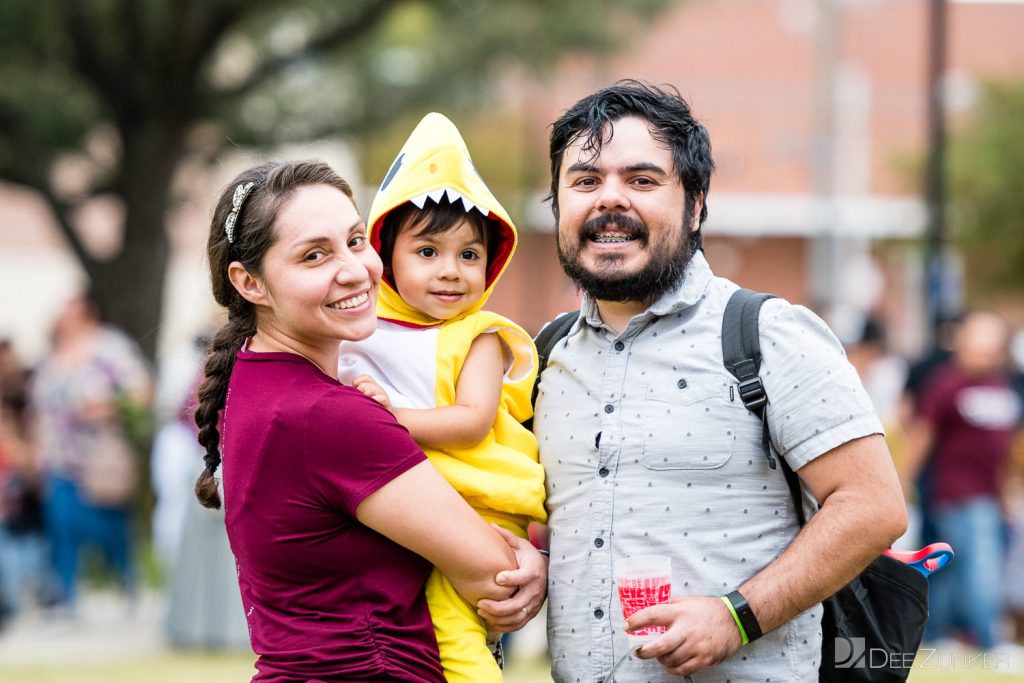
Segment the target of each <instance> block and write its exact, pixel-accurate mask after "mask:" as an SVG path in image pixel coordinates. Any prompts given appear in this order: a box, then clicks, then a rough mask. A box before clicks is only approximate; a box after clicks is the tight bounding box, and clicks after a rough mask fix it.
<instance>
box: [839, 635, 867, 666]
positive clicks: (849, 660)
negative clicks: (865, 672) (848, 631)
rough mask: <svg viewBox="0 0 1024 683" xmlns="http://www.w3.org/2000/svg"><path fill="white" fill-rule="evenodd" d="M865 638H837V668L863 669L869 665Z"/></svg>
mask: <svg viewBox="0 0 1024 683" xmlns="http://www.w3.org/2000/svg"><path fill="white" fill-rule="evenodd" d="M864 654H865V653H864V639H863V638H846V637H844V636H840V637H838V638H836V668H837V669H863V668H865V667H866V666H867V662H866V658H865V657H864Z"/></svg>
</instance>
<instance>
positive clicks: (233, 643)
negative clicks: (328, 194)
mask: <svg viewBox="0 0 1024 683" xmlns="http://www.w3.org/2000/svg"><path fill="white" fill-rule="evenodd" d="M1013 340H1016V342H1017V343H1016V344H1012V343H1011V342H1012V341H1013ZM51 341H52V346H51V349H50V351H49V352H48V353H47V354H46V355H45V356H44V357H43V359H42V360H41V361H40V362H39V363H38V364H36V366H35V367H34V368H33V369H32V370H31V371H30V370H28V369H26V368H25V367H23V365H22V363H21V362H20V361H19V358H18V356H17V353H16V350H15V349H14V348H13V345H12V344H11V343H10V342H9V341H0V399H2V400H0V627H2V624H3V622H4V621H5V620H6V619H8V618H9V617H11V616H13V615H14V614H16V613H17V612H18V611H19V610H22V609H26V608H31V607H36V608H39V609H43V610H46V611H47V612H48V613H51V614H54V615H58V616H63V617H71V618H73V616H74V610H75V604H76V594H77V591H78V590H79V586H80V584H81V581H82V571H83V558H85V559H88V558H92V562H91V563H87V564H88V566H90V567H97V569H96V570H97V571H100V572H103V573H104V575H105V576H108V577H113V579H114V580H116V582H117V583H118V584H119V586H120V587H121V589H122V590H123V592H124V595H125V596H126V599H127V600H129V601H130V600H131V599H132V596H133V595H134V593H135V591H136V587H137V583H138V576H137V570H136V559H137V554H138V550H139V548H138V547H137V542H138V540H139V537H140V529H141V528H143V526H144V525H140V524H139V522H141V521H142V520H140V519H139V516H138V513H139V511H140V510H141V509H142V508H141V507H140V502H141V501H143V500H145V496H144V495H140V494H141V493H142V492H144V491H146V490H147V489H148V488H151V490H152V492H153V493H155V505H154V507H153V516H152V520H151V524H150V525H148V526H149V527H150V528H151V532H152V533H151V538H152V550H153V554H154V556H155V558H156V560H157V561H158V562H159V564H160V566H162V567H163V568H164V570H165V572H164V574H165V576H166V585H165V589H166V594H167V598H168V600H167V604H168V613H167V622H166V633H167V636H168V640H169V642H170V643H171V644H172V645H175V646H178V647H194V648H219V647H223V648H245V647H248V634H247V631H246V625H245V619H244V615H243V611H242V607H241V601H240V598H239V594H238V586H237V583H236V579H235V569H234V559H233V557H232V554H231V551H230V548H229V547H228V543H227V538H226V535H225V531H224V523H223V516H222V513H221V512H219V511H214V510H207V509H205V508H202V507H200V506H199V505H196V504H195V501H194V497H193V493H192V485H193V482H194V480H195V477H196V474H197V473H198V471H199V470H200V469H201V468H202V454H203V451H202V449H201V448H200V447H199V445H198V443H197V441H196V427H195V424H194V422H193V420H192V411H193V410H194V408H195V389H196V387H197V386H198V381H199V377H200V364H201V359H202V350H203V348H204V347H205V340H201V339H200V340H197V341H196V344H195V345H194V347H192V348H189V349H186V350H183V352H182V353H180V354H178V356H176V357H175V358H173V359H170V362H167V363H165V364H164V366H165V367H163V368H162V373H161V376H160V377H159V378H158V379H157V378H154V376H153V373H152V372H151V371H150V369H149V367H148V365H147V363H146V362H145V361H144V359H143V357H142V355H141V353H140V351H139V350H138V348H137V347H136V345H135V344H134V343H133V342H132V341H131V340H130V339H129V338H128V337H127V336H126V335H125V334H123V333H122V332H120V331H119V330H117V329H116V328H114V327H111V326H109V325H107V324H105V323H104V322H103V314H102V310H101V308H100V306H99V304H98V302H97V301H96V300H95V298H94V297H92V296H91V295H89V294H83V295H80V296H77V297H75V298H74V299H72V300H71V301H70V302H69V303H68V304H67V305H66V306H65V308H64V309H63V310H62V312H61V313H60V315H59V316H58V318H57V320H56V323H55V324H54V326H53V329H52V333H51ZM1022 347H1024V332H1017V334H1016V336H1013V335H1012V330H1011V329H1010V326H1009V325H1008V324H1007V323H1006V321H1005V320H1003V319H1002V318H1000V317H999V316H998V315H996V314H995V313H992V312H988V311H974V312H970V313H967V314H965V315H964V316H963V317H962V318H958V319H951V320H949V321H947V322H946V323H944V324H943V326H942V327H941V328H940V330H939V333H938V334H937V341H936V344H935V346H934V348H932V349H930V350H929V351H928V352H927V353H925V354H924V355H923V357H921V358H920V359H917V360H916V361H914V362H910V361H908V360H907V359H903V358H900V357H899V356H897V355H895V354H893V353H891V352H890V351H889V349H888V346H887V343H886V338H885V331H884V328H883V327H882V326H881V324H879V323H878V322H877V321H875V320H873V319H869V320H868V321H867V322H866V324H865V325H864V328H863V332H862V334H861V335H860V338H859V339H858V340H857V341H856V342H855V343H852V344H850V345H849V346H848V354H849V358H850V360H851V362H852V363H853V365H854V366H855V367H856V368H857V370H858V372H859V373H860V375H861V378H862V380H863V382H864V385H865V387H866V389H867V391H868V393H869V395H870V396H871V398H872V400H873V401H874V403H875V408H876V410H877V411H878V414H879V416H880V417H881V418H882V421H883V423H884V424H885V425H886V428H887V440H888V442H889V446H890V450H891V452H892V454H893V457H894V459H895V461H896V465H897V470H898V471H899V473H900V476H901V479H902V482H903V486H904V492H905V494H906V496H907V502H908V508H909V510H910V512H911V519H912V523H911V528H910V529H909V530H908V532H907V535H906V536H905V537H904V538H903V539H901V541H900V543H899V544H898V545H899V546H900V547H902V548H905V549H909V548H919V547H922V546H923V545H926V544H928V543H931V542H935V541H944V542H947V543H950V544H951V545H952V546H953V548H954V550H955V552H956V558H955V560H954V561H953V562H951V563H950V565H949V566H948V567H946V568H945V569H943V571H941V572H938V573H937V574H936V575H935V576H934V577H933V578H932V579H931V585H930V602H931V606H930V608H931V616H930V618H929V623H928V632H927V635H926V644H929V643H931V644H947V645H948V644H951V642H952V641H953V640H954V639H955V640H957V641H959V642H962V643H967V644H970V645H973V646H976V647H978V648H980V649H984V650H992V649H995V648H998V647H1000V646H1001V645H1003V644H1004V643H1006V642H1009V641H1016V642H1018V643H1021V644H1024V439H1022V438H1021V433H1022V430H1021V427H1022V423H1024V409H1022V407H1024V357H1022V356H1024V354H1020V353H1017V354H1012V353H1010V349H1011V348H1016V349H1017V350H1018V351H1020V350H1021V349H1022ZM153 416H155V417H156V423H157V424H158V425H159V426H158V427H157V428H156V429H155V430H154V429H153V428H152V424H153V423H152V418H153ZM150 446H151V447H152V450H151V451H150V450H149V448H150ZM149 455H151V459H149V460H148V461H147V460H146V458H147V456H149ZM147 472H148V474H149V481H148V482H146V481H143V480H142V477H143V475H144V474H145V473H147ZM147 483H148V485H149V487H147V486H146V484H147Z"/></svg>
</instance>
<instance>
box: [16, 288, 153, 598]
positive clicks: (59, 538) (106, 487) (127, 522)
mask: <svg viewBox="0 0 1024 683" xmlns="http://www.w3.org/2000/svg"><path fill="white" fill-rule="evenodd" d="M151 394H152V387H151V383H150V378H149V371H148V369H147V368H146V365H145V362H144V361H143V359H142V355H141V354H140V353H139V350H138V348H137V347H136V345H135V343H134V342H133V341H132V340H131V339H129V338H128V337H127V336H126V335H125V334H124V333H123V332H121V331H120V330H118V329H116V328H114V327H111V326H109V325H105V324H104V323H103V315H102V310H101V307H100V304H99V301H98V300H97V299H96V297H95V296H93V295H92V294H91V293H88V292H87V293H85V294H81V295H79V296H76V297H74V298H72V299H71V300H70V301H69V302H68V303H67V305H66V306H65V307H64V309H63V310H62V311H61V314H60V316H59V317H58V318H57V321H56V324H55V325H54V328H53V350H52V351H51V352H50V353H49V354H48V355H47V356H46V357H45V358H44V359H43V360H42V362H41V363H40V364H39V366H38V368H37V369H36V372H35V375H34V377H33V380H32V389H31V394H30V402H31V411H32V413H33V414H34V438H35V446H36V450H37V452H38V454H39V459H40V462H41V464H42V467H43V473H44V482H45V495H46V503H45V508H46V509H45V517H46V532H47V537H48V541H49V543H50V550H51V553H52V556H53V564H54V568H55V570H56V575H57V576H56V584H57V585H56V587H55V591H56V594H55V595H54V596H53V600H54V602H55V605H56V606H57V607H59V608H61V610H62V611H65V610H66V611H68V612H71V611H73V610H74V607H75V601H76V596H77V590H76V588H77V586H76V584H77V580H78V573H79V562H78V560H79V551H80V549H81V548H82V546H83V545H86V544H89V543H91V544H95V545H98V546H99V548H100V549H101V551H102V552H103V554H104V555H105V557H106V559H107V561H108V562H109V564H110V565H111V566H112V568H113V569H114V570H115V571H116V572H117V574H118V576H119V578H120V580H121V582H122V584H123V586H124V588H125V590H126V592H127V593H128V595H129V596H130V595H132V593H133V591H134V583H135V574H134V567H133V562H132V555H133V549H132V543H131V540H132V539H131V533H130V529H131V523H132V512H133V510H132V503H133V500H132V496H133V495H134V487H135V482H136V478H137V477H136V472H135V469H134V468H133V467H131V464H132V463H131V459H132V458H133V457H134V453H133V452H132V451H131V450H130V446H129V444H128V442H127V432H126V425H125V424H124V421H123V418H122V410H121V406H123V405H124V402H125V401H128V402H131V403H132V404H134V405H135V406H137V407H144V408H146V409H148V405H149V402H150V399H151ZM115 450H116V451H117V452H119V453H121V454H122V457H123V458H125V459H127V461H126V462H124V463H122V464H123V465H124V466H123V467H121V466H118V467H115V469H114V470H111V469H110V468H109V466H108V465H109V461H108V460H107V458H108V456H110V455H111V453H112V452H113V451H115Z"/></svg>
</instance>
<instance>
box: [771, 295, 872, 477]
mask: <svg viewBox="0 0 1024 683" xmlns="http://www.w3.org/2000/svg"><path fill="white" fill-rule="evenodd" d="M759 330H760V340H761V356H762V361H761V378H762V381H763V382H764V385H765V391H766V393H767V394H768V426H769V431H770V432H771V434H772V440H773V442H774V444H775V447H776V450H778V452H779V453H780V454H781V455H782V456H783V457H785V458H786V461H787V462H788V463H789V465H790V467H792V468H793V469H794V470H797V469H799V468H801V467H803V466H804V465H806V464H807V463H808V462H810V461H811V460H814V459H815V458H817V457H818V456H820V455H823V454H824V453H827V452H828V451H830V450H832V449H833V448H836V447H837V446H841V445H842V444H844V443H846V442H848V441H852V440H854V439H857V438H860V437H862V436H868V435H870V434H881V433H883V429H882V425H881V422H880V421H879V419H878V416H877V415H876V413H875V410H874V406H873V405H872V403H871V399H870V397H869V396H868V394H867V392H866V391H865V390H864V386H863V384H862V383H861V380H860V378H859V377H858V376H857V371H856V370H855V369H854V368H853V366H852V365H851V364H850V362H849V361H848V360H847V358H846V352H845V351H844V350H843V346H842V344H840V343H839V340H838V339H836V337H835V335H834V334H833V333H832V331H831V330H830V329H829V328H828V326H827V325H826V324H825V322H824V321H822V320H821V318H819V317H818V316H816V315H815V314H814V313H812V312H811V311H809V310H808V309H806V308H804V307H803V306H794V305H793V304H790V303H789V302H787V301H785V300H782V299H772V300H769V301H768V302H766V303H765V304H764V307H763V308H762V310H761V319H760V324H759Z"/></svg>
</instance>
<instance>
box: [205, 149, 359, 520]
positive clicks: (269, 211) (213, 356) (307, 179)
mask: <svg viewBox="0 0 1024 683" xmlns="http://www.w3.org/2000/svg"><path fill="white" fill-rule="evenodd" d="M249 183H252V186H251V187H250V188H248V190H245V186H246V185H248V184H249ZM305 185H328V186H330V187H334V188H337V189H338V190H341V191H342V192H343V193H345V195H346V196H347V197H349V198H350V199H351V198H352V188H351V187H349V184H348V183H347V182H345V180H344V179H342V178H341V176H339V175H338V174H337V173H335V172H334V170H333V169H332V168H331V167H330V166H328V165H327V164H324V163H322V162H319V161H293V162H276V161H269V162H266V163H263V164H259V165H258V166H254V167H252V168H250V169H248V170H246V171H243V172H242V173H240V174H239V175H238V177H236V178H235V179H234V180H233V181H231V184H230V185H228V187H227V188H226V189H225V190H224V192H223V193H221V196H220V199H219V200H218V201H217V205H216V208H215V209H214V212H213V219H212V221H211V223H210V236H209V239H208V240H207V243H206V254H207V257H208V259H209V262H210V284H211V285H212V288H213V298H214V299H215V300H216V301H217V303H218V304H220V305H221V306H223V307H224V308H225V309H227V313H228V321H227V323H226V324H225V325H224V326H223V327H221V328H220V329H219V330H217V333H216V334H215V335H214V337H213V339H212V341H211V342H210V347H209V351H208V355H207V358H206V366H205V368H204V373H205V377H204V380H203V383H202V384H201V385H200V386H199V396H198V398H199V405H198V407H197V408H196V414H195V420H196V425H197V426H198V427H199V443H200V445H201V446H203V448H205V449H206V454H205V455H204V456H203V462H204V463H206V468H205V469H204V470H203V472H202V474H200V475H199V478H198V479H197V480H196V486H195V491H196V497H197V498H198V499H199V502H200V503H202V505H203V506H205V507H208V508H218V509H219V508H220V506H221V500H220V493H219V491H218V489H217V479H216V477H215V476H214V475H215V474H216V473H217V468H218V467H220V460H221V454H220V431H219V429H218V421H219V419H220V411H221V410H222V409H223V408H224V402H225V400H226V399H227V393H228V380H229V379H230V378H231V370H232V368H233V367H234V365H235V356H236V355H237V354H238V350H239V349H241V348H242V345H243V344H244V343H245V340H246V339H248V338H249V337H251V336H253V335H254V334H256V307H255V305H253V304H252V303H250V302H249V301H247V300H246V299H244V298H243V297H242V296H241V295H240V294H239V293H238V291H237V290H235V288H234V286H233V285H232V284H231V281H230V280H229V279H228V266H229V265H230V264H231V263H233V262H235V261H237V262H239V263H240V264H242V266H243V267H244V268H245V269H246V270H247V271H249V272H250V273H253V274H259V273H260V268H261V266H262V263H263V256H264V254H266V252H267V250H268V249H269V248H270V247H271V246H273V244H274V242H275V241H276V240H277V234H276V231H275V230H274V221H275V219H276V218H277V214H278V212H279V211H280V210H281V207H282V206H283V205H284V204H285V202H286V201H288V199H289V198H290V197H291V195H292V193H294V191H295V190H296V189H297V188H299V187H302V186H305ZM239 188H242V189H243V190H245V191H241V192H240V191H239ZM239 197H241V200H239ZM232 215H233V216H234V217H233V218H231V217H232Z"/></svg>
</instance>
